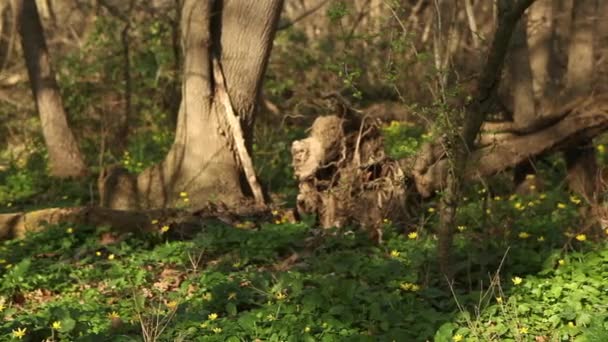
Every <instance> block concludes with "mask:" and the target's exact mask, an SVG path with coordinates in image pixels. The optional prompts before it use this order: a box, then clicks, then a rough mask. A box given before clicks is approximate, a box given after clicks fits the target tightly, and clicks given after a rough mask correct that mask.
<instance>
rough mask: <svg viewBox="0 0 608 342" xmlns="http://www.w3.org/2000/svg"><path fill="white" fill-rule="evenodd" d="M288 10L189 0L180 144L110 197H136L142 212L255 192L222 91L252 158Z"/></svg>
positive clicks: (269, 4) (276, 3) (233, 199)
mask: <svg viewBox="0 0 608 342" xmlns="http://www.w3.org/2000/svg"><path fill="white" fill-rule="evenodd" d="M281 7H282V0H263V1H255V2H251V1H245V0H230V1H229V0H224V1H215V2H211V1H195V0H186V1H185V2H184V4H183V7H182V14H181V32H182V49H183V55H184V59H185V61H184V66H183V67H184V70H183V72H184V76H183V85H182V103H181V106H180V111H179V114H178V121H177V129H176V135H175V141H174V143H173V146H172V148H171V150H170V151H169V153H168V154H167V156H166V158H165V159H164V160H163V161H162V162H161V163H160V164H158V165H155V166H153V167H151V168H149V169H147V170H145V171H144V172H142V173H141V174H140V175H139V176H137V177H136V178H135V177H134V178H133V182H134V183H135V184H134V185H133V184H130V185H125V186H124V187H119V188H118V189H113V188H111V187H106V191H109V192H112V193H114V195H113V196H110V197H121V196H135V197H136V198H135V199H134V200H129V201H121V202H122V203H131V204H137V207H141V208H163V207H175V206H181V205H188V206H190V207H194V208H196V207H198V206H201V205H204V204H205V203H206V202H207V201H222V202H224V203H227V204H231V205H237V204H238V203H239V202H240V200H242V199H243V198H245V197H248V196H249V195H250V194H251V193H252V190H251V189H249V188H248V184H247V178H246V177H244V172H243V169H242V165H241V163H240V159H239V157H238V154H237V148H236V145H235V137H233V134H232V133H233V131H232V130H231V126H230V125H229V123H228V120H227V115H228V114H227V113H228V112H227V110H228V109H229V108H226V107H225V106H224V104H223V103H222V101H221V100H220V99H221V98H222V96H221V94H220V93H219V92H222V91H225V92H227V96H228V98H229V100H230V104H231V106H232V107H233V110H234V113H235V114H236V116H237V117H238V119H239V121H240V125H241V127H242V131H243V132H242V133H243V135H244V140H245V145H246V146H247V148H248V149H249V151H247V152H248V153H250V152H251V151H250V150H251V142H252V132H253V130H252V128H253V124H254V121H255V120H254V119H255V112H256V101H257V98H258V93H259V91H260V88H261V84H262V78H263V74H264V72H265V69H266V64H267V61H268V57H269V54H270V50H271V47H272V40H273V38H274V33H275V31H276V25H277V22H278V17H279V13H280V10H281ZM214 58H216V59H217V60H218V61H219V66H220V68H221V70H222V71H223V76H224V78H225V90H224V88H223V87H220V86H218V84H217V82H218V80H217V79H214V77H213V73H212V69H213V66H212V60H213V59H214ZM123 183H124V182H123ZM123 188H124V189H123ZM121 189H122V190H121ZM132 189H135V191H133V190H132ZM182 192H185V193H187V198H188V202H187V203H184V202H183V201H184V196H183V194H182V195H181V196H180V193H182ZM106 197H107V196H106ZM122 209H138V208H122Z"/></svg>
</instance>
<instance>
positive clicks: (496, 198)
mask: <svg viewBox="0 0 608 342" xmlns="http://www.w3.org/2000/svg"><path fill="white" fill-rule="evenodd" d="M501 199H502V198H501V197H500V196H494V200H495V201H500V200H501Z"/></svg>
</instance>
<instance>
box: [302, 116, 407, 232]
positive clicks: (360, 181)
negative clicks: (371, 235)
mask: <svg viewBox="0 0 608 342" xmlns="http://www.w3.org/2000/svg"><path fill="white" fill-rule="evenodd" d="M379 127H380V126H379V122H378V121H376V120H372V119H369V118H367V117H364V118H362V119H361V120H359V119H358V118H356V117H351V118H345V117H338V116H324V117H320V118H318V119H317V120H315V122H314V123H313V125H312V129H311V131H310V134H309V136H308V138H306V139H303V140H298V141H295V142H294V143H293V145H292V154H293V166H294V171H295V176H296V177H297V179H298V180H299V194H298V197H297V210H298V212H300V213H304V214H315V215H317V217H318V222H319V224H320V225H321V226H322V227H324V228H329V227H343V226H346V225H349V224H359V225H361V226H363V227H365V228H367V229H371V230H372V231H375V230H376V229H377V228H379V225H380V223H381V222H382V221H383V220H384V219H390V220H391V221H393V222H405V221H407V220H408V215H407V213H408V211H407V206H406V201H407V196H408V193H412V192H411V191H408V189H407V188H408V183H407V182H406V178H405V175H404V172H403V171H402V169H401V167H400V166H399V163H398V162H397V161H395V160H392V159H390V158H388V157H387V156H386V155H385V153H384V145H383V141H382V136H381V134H380V130H379Z"/></svg>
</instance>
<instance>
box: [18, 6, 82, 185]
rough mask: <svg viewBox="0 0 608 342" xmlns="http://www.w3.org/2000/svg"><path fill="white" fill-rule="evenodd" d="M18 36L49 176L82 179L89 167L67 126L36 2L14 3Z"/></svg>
mask: <svg viewBox="0 0 608 342" xmlns="http://www.w3.org/2000/svg"><path fill="white" fill-rule="evenodd" d="M13 5H14V9H15V11H16V13H18V25H19V33H20V36H21V45H22V47H23V54H24V57H25V64H26V66H27V71H28V75H29V79H30V84H31V88H32V92H33V94H34V99H35V101H36V107H37V108H38V113H39V114H40V122H41V125H42V134H43V136H44V140H45V143H46V146H47V149H48V155H49V169H50V174H51V175H52V176H55V177H81V176H84V175H85V174H86V173H87V167H86V164H85V162H84V158H83V156H82V153H81V152H80V149H79V147H78V144H77V143H76V139H75V138H74V135H73V134H72V131H71V130H70V127H69V126H68V121H67V115H66V112H65V108H64V106H63V101H62V98H61V93H60V92H59V87H58V85H57V82H56V80H55V73H54V71H53V68H52V66H51V61H50V56H49V53H48V50H47V47H46V42H45V38H44V32H43V29H42V24H41V22H40V17H39V16H38V9H37V8H36V1H35V0H14V3H13Z"/></svg>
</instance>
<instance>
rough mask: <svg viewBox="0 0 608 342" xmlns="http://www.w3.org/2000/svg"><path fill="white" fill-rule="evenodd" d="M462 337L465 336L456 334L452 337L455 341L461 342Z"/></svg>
mask: <svg viewBox="0 0 608 342" xmlns="http://www.w3.org/2000/svg"><path fill="white" fill-rule="evenodd" d="M462 339H463V337H462V335H460V334H456V335H454V336H453V337H452V341H454V342H460V341H462Z"/></svg>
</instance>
